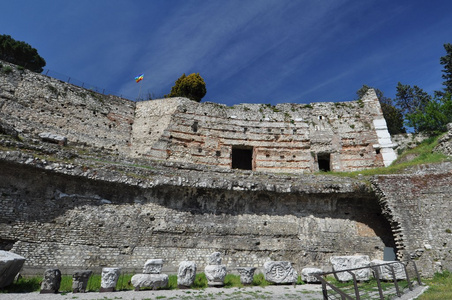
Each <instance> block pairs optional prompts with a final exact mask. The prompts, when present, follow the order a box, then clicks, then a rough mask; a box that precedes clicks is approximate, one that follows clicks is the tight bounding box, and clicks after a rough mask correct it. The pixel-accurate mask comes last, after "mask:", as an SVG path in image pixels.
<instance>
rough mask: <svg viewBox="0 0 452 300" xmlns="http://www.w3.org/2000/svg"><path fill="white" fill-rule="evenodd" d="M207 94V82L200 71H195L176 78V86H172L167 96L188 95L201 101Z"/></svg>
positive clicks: (189, 97) (194, 99) (187, 96)
mask: <svg viewBox="0 0 452 300" xmlns="http://www.w3.org/2000/svg"><path fill="white" fill-rule="evenodd" d="M205 94H206V83H205V82H204V79H202V77H201V76H199V73H193V74H190V75H188V76H185V73H184V74H182V76H181V77H179V79H177V80H176V82H175V84H174V86H173V87H172V88H171V92H170V93H169V94H168V95H165V98H169V97H186V98H188V99H191V100H193V101H196V102H200V101H201V99H202V97H204V96H205Z"/></svg>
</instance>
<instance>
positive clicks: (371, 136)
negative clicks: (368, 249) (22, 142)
mask: <svg viewBox="0 0 452 300" xmlns="http://www.w3.org/2000/svg"><path fill="white" fill-rule="evenodd" d="M2 64H4V65H7V66H11V69H12V72H10V73H4V72H1V74H0V117H1V121H2V123H3V124H6V125H7V126H12V127H13V128H14V129H15V130H17V131H18V132H19V133H20V135H21V136H22V137H27V138H34V139H37V138H38V135H39V134H40V133H43V132H49V133H52V134H57V135H60V136H63V137H66V138H67V140H68V143H69V144H72V145H75V144H86V145H88V146H90V147H96V148H101V149H106V150H109V151H113V152H114V153H117V154H120V155H123V156H128V157H130V156H132V157H146V158H148V159H157V160H169V161H177V162H190V163H195V164H203V165H211V166H220V167H223V168H240V169H250V170H255V171H269V172H290V173H312V172H316V171H319V170H332V171H354V170H362V169H368V168H374V167H380V166H385V165H389V164H390V163H391V162H392V161H393V160H394V159H395V158H396V156H395V153H394V151H393V149H392V147H393V144H392V142H391V137H390V136H389V133H388V131H387V128H386V122H385V120H384V118H383V115H382V111H381V108H380V104H379V101H378V99H377V97H376V94H375V92H374V91H373V90H369V92H368V94H366V95H365V96H364V97H363V99H361V100H359V101H350V102H337V103H312V104H308V105H305V104H278V105H276V106H272V105H267V104H240V105H236V106H232V107H227V106H225V105H221V104H216V103H209V102H207V103H196V102H194V101H190V100H188V99H185V98H172V99H161V100H154V101H145V102H140V103H135V102H131V101H129V100H125V99H121V98H118V97H114V96H105V95H101V94H98V93H95V92H92V91H90V90H86V89H83V88H80V87H76V86H73V85H71V84H68V83H64V82H61V81H59V80H56V79H52V78H49V77H47V76H43V75H41V74H37V73H33V72H30V71H28V70H19V69H18V68H17V67H16V66H14V65H11V64H7V63H5V62H2ZM132 124H133V126H132ZM0 125H1V124H0ZM2 126H3V125H2Z"/></svg>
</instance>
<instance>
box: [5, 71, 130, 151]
mask: <svg viewBox="0 0 452 300" xmlns="http://www.w3.org/2000/svg"><path fill="white" fill-rule="evenodd" d="M1 63H2V64H3V65H4V66H5V65H9V66H11V68H12V72H11V73H10V74H1V75H2V76H0V117H1V120H2V122H5V123H6V124H9V125H12V126H13V127H14V128H15V129H16V130H18V131H19V132H20V134H21V135H22V136H24V137H30V138H38V134H39V133H42V132H51V133H54V134H58V135H62V136H65V137H67V139H68V142H69V144H71V143H75V144H87V145H89V146H94V147H97V148H102V147H103V148H104V149H107V150H112V151H115V152H118V153H119V152H120V153H128V151H129V148H128V147H129V145H130V142H131V141H130V140H131V137H130V134H131V128H132V123H133V119H134V111H135V103H134V102H132V101H129V100H125V99H121V98H118V97H115V96H106V95H102V94H98V93H95V92H91V91H89V90H86V89H83V88H80V87H77V86H74V85H71V84H68V83H64V82H61V81H59V80H56V79H53V78H50V77H47V76H44V75H41V74H37V73H33V72H30V71H28V70H23V71H20V70H18V69H17V68H16V66H14V65H11V64H7V63H5V62H1Z"/></svg>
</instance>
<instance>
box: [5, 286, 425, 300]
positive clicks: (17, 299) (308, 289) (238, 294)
mask: <svg viewBox="0 0 452 300" xmlns="http://www.w3.org/2000/svg"><path fill="white" fill-rule="evenodd" d="M427 289H428V286H417V287H416V288H415V289H414V290H413V291H410V292H408V293H406V294H404V295H402V297H400V298H396V299H399V300H412V299H416V298H417V297H419V295H421V294H422V293H423V292H424V291H425V290H427ZM35 299H36V300H69V299H71V300H85V299H86V300H144V299H149V300H151V299H152V300H153V299H164V300H169V299H173V300H179V299H182V300H184V299H186V300H190V299H193V300H195V299H220V300H226V299H237V300H238V299H240V300H242V299H243V300H246V299H247V300H251V299H279V300H283V299H303V300H321V299H323V296H322V286H321V285H320V284H318V285H315V284H305V285H297V286H295V287H294V286H287V285H279V286H275V285H272V286H267V287H245V288H206V289H202V290H160V291H152V290H142V291H125V292H114V293H92V292H90V293H76V294H73V293H67V294H61V293H60V294H39V293H22V294H0V300H35Z"/></svg>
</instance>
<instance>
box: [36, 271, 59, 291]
mask: <svg viewBox="0 0 452 300" xmlns="http://www.w3.org/2000/svg"><path fill="white" fill-rule="evenodd" d="M60 283H61V271H60V270H59V269H47V270H46V271H45V272H44V279H43V280H42V283H41V291H40V293H41V294H56V293H58V290H59V289H60Z"/></svg>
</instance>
